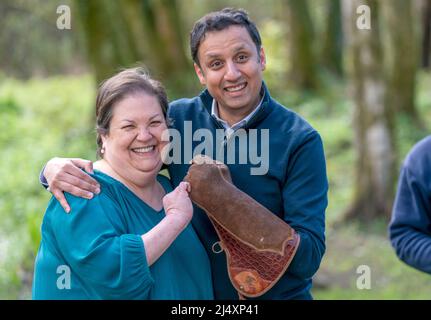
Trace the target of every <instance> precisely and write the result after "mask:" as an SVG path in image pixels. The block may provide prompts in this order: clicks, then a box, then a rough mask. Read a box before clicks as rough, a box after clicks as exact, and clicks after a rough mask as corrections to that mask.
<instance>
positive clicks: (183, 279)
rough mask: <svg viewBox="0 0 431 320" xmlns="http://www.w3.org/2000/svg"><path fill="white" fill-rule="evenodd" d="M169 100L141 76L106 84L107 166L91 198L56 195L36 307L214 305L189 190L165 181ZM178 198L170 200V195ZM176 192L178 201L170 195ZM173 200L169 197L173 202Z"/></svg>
mask: <svg viewBox="0 0 431 320" xmlns="http://www.w3.org/2000/svg"><path fill="white" fill-rule="evenodd" d="M167 106H168V101H167V98H166V94H165V91H164V89H163V87H162V86H161V84H160V83H158V82H156V81H154V80H152V79H150V78H149V77H148V76H147V75H146V74H145V73H144V72H142V71H141V70H140V69H128V70H125V71H122V72H120V73H119V74H117V75H115V76H114V77H112V78H110V79H108V80H107V81H105V82H104V83H103V84H102V86H101V87H100V89H99V92H98V96H97V100H96V116H97V145H98V151H97V152H98V155H99V156H100V158H101V160H99V161H97V162H96V163H95V164H94V168H95V173H94V175H93V177H94V178H95V179H97V180H98V182H99V183H100V185H101V192H100V193H99V194H98V195H96V196H95V197H94V198H92V199H82V198H78V197H74V196H72V195H70V194H66V197H67V200H68V202H69V203H70V205H71V212H70V214H66V213H64V211H63V209H62V207H61V205H60V203H59V202H58V201H57V200H56V199H55V198H54V197H53V198H52V199H51V201H50V203H49V205H48V208H47V211H46V213H45V216H44V219H43V223H42V241H41V245H40V248H39V252H38V254H37V257H36V263H35V274H34V281H33V298H34V299H212V298H213V293H212V292H213V291H212V283H211V273H210V265H209V261H208V257H207V254H206V252H205V250H204V248H203V246H202V245H201V243H200V241H199V239H198V238H197V236H196V234H195V233H194V231H193V229H192V227H191V225H190V224H189V222H190V220H191V217H192V211H193V207H192V204H191V201H190V199H189V197H188V192H189V191H190V190H189V188H190V187H189V185H188V184H186V183H181V184H180V185H179V186H178V187H177V188H176V189H175V190H174V191H172V189H171V186H170V183H169V180H168V179H167V178H165V177H163V176H160V175H158V172H159V170H160V168H161V167H162V157H161V151H162V149H163V147H165V146H166V142H164V141H162V138H161V137H162V133H163V131H164V130H166V129H167V125H166V110H167ZM171 191H172V192H171ZM169 192H170V193H169ZM167 193H168V194H167Z"/></svg>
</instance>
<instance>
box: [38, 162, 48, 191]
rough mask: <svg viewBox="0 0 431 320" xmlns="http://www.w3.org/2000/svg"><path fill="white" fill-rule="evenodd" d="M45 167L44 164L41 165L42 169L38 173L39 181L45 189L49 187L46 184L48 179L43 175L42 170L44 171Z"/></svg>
mask: <svg viewBox="0 0 431 320" xmlns="http://www.w3.org/2000/svg"><path fill="white" fill-rule="evenodd" d="M45 167H46V165H44V166H43V168H42V170H41V171H40V173H39V183H40V184H41V185H42V186H43V187H44V188H45V189H47V188H48V187H49V185H48V181H47V180H46V178H45V176H44V174H43V173H44V171H45Z"/></svg>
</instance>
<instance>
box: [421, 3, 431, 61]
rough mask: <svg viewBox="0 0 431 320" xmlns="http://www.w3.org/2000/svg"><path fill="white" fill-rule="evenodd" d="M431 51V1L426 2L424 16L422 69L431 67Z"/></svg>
mask: <svg viewBox="0 0 431 320" xmlns="http://www.w3.org/2000/svg"><path fill="white" fill-rule="evenodd" d="M430 49H431V0H424V5H423V14H422V68H424V69H427V68H429V66H430Z"/></svg>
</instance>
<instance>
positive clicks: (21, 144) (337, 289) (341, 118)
mask: <svg viewBox="0 0 431 320" xmlns="http://www.w3.org/2000/svg"><path fill="white" fill-rule="evenodd" d="M419 80H420V81H419V86H418V94H417V103H418V107H419V110H420V113H421V117H422V118H423V119H424V122H425V123H426V122H429V121H430V120H431V110H430V109H431V108H430V107H429V106H430V104H431V97H430V95H429V93H428V88H429V86H430V82H431V77H430V76H429V75H427V74H420V77H419ZM280 92H283V91H280ZM344 92H345V90H344V87H343V85H342V84H340V83H339V82H335V83H334V85H333V86H331V87H329V88H325V90H324V91H322V92H321V93H319V94H318V95H307V96H303V95H301V94H298V93H291V92H288V93H282V94H277V93H276V92H273V95H274V97H275V98H277V99H278V100H279V101H280V102H282V103H284V104H285V105H287V106H289V107H290V108H292V109H293V110H295V111H296V112H298V113H299V114H300V115H302V116H303V117H304V118H306V119H307V120H308V121H309V122H310V123H311V124H312V125H313V126H314V127H315V128H316V129H317V130H318V131H319V132H320V134H321V136H322V138H323V141H324V146H325V153H326V159H327V172H328V177H329V185H330V189H329V206H328V209H327V232H326V235H327V252H326V254H325V256H324V259H323V261H322V264H321V268H320V270H319V272H318V273H317V275H316V277H315V287H314V289H313V294H314V297H315V298H316V299H429V298H430V297H431V278H430V277H429V275H426V274H423V273H421V272H419V271H416V270H414V269H412V268H410V267H408V266H406V265H405V264H403V263H402V262H400V261H399V260H398V258H397V257H396V256H395V254H394V251H393V250H392V248H391V246H390V244H389V242H388V240H387V236H386V222H385V221H375V222H373V224H370V225H368V226H367V227H364V226H359V225H356V224H338V223H337V222H338V221H340V220H341V219H342V216H343V212H344V210H345V209H346V208H347V207H348V205H349V203H350V200H351V198H352V194H353V182H354V180H353V179H354V175H353V169H354V167H353V166H354V161H355V154H354V150H353V144H352V141H353V132H352V124H351V119H352V110H353V106H352V103H351V102H350V101H349V100H347V99H346V96H345V93H344ZM93 101H94V83H93V81H92V78H91V77H90V76H75V77H55V78H48V79H43V80H42V79H34V80H30V81H25V82H21V81H15V80H12V79H0V116H1V120H2V125H3V128H5V130H1V131H0V148H1V150H2V152H1V153H0V164H1V165H0V176H1V177H2V184H1V185H0V219H1V221H2V223H1V224H0V299H27V298H30V297H31V293H30V289H31V280H32V270H33V261H34V256H35V253H36V251H37V248H38V245H39V241H40V233H39V229H40V223H41V220H42V217H43V213H44V211H45V207H46V204H47V202H48V199H49V197H50V194H49V193H48V192H46V191H45V190H43V188H42V187H41V186H40V185H39V182H38V175H39V171H40V169H41V168H42V166H43V164H44V163H45V162H46V161H47V160H48V159H49V158H51V157H53V156H56V155H61V156H64V157H82V158H87V159H92V160H94V158H95V152H94V150H95V142H94V140H95V139H94V130H93V118H92V117H93V110H92V108H93V107H92V106H93ZM397 128H398V129H397V141H396V142H397V146H398V148H399V159H402V158H404V156H405V155H406V153H407V152H408V150H409V149H410V148H411V147H412V146H413V144H414V143H415V142H416V141H417V140H419V139H420V138H422V137H423V136H424V135H425V134H426V132H425V131H424V130H423V129H418V128H415V127H414V126H413V125H412V124H411V123H410V122H409V121H408V119H405V118H402V117H401V118H398V120H397ZM361 265H366V266H369V268H370V272H371V282H370V284H371V288H370V289H369V290H367V289H364V290H359V289H358V288H357V287H356V282H357V279H358V277H359V276H360V274H358V273H357V268H358V267H359V266H361Z"/></svg>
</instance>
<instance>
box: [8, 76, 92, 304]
mask: <svg viewBox="0 0 431 320" xmlns="http://www.w3.org/2000/svg"><path fill="white" fill-rule="evenodd" d="M93 101H94V83H93V81H92V78H90V77H88V76H85V77H79V78H67V77H58V78H50V79H48V80H43V81H41V80H37V79H35V80H31V81H28V82H19V81H14V80H6V81H4V82H3V83H2V84H1V85H0V114H1V119H2V129H3V130H1V131H0V148H1V150H2V152H1V153H0V163H1V165H0V176H1V177H2V184H1V185H0V219H1V221H2V223H1V224H0V248H1V250H0V299H9V298H28V297H29V291H28V284H29V282H30V283H31V273H32V269H33V261H34V257H35V253H36V252H37V248H38V245H39V241H40V224H41V220H42V217H43V213H44V211H45V207H46V204H47V202H48V200H49V198H50V194H49V193H48V192H46V191H45V190H44V189H43V188H42V187H41V186H40V184H39V182H38V176H39V172H40V170H41V169H42V166H43V164H44V163H45V162H46V161H47V160H48V159H49V158H51V157H53V156H55V155H62V156H69V157H71V156H73V157H83V158H88V159H94V156H95V151H94V150H95V142H94V140H95V139H94V134H93V131H94V130H93V125H92V122H93V120H92V114H93V113H92V112H91V111H92V110H91V108H92V106H93V105H94V103H93ZM23 281H24V284H27V286H21V284H22V283H23Z"/></svg>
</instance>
